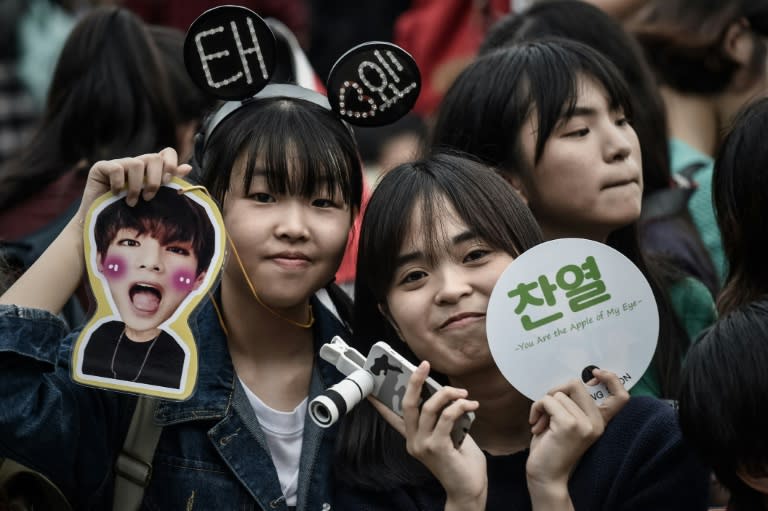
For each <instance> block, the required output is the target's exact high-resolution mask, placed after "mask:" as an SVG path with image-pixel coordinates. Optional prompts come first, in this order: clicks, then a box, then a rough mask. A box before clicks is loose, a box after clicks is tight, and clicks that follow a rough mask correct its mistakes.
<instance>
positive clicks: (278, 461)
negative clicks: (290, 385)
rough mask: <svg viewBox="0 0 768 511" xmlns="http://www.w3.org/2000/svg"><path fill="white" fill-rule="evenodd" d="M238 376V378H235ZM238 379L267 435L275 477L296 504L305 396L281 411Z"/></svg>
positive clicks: (289, 502) (288, 499) (288, 498)
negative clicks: (290, 408)
mask: <svg viewBox="0 0 768 511" xmlns="http://www.w3.org/2000/svg"><path fill="white" fill-rule="evenodd" d="M238 379H239V378H238ZM240 383H241V384H242V385H243V388H244V389H245V395H246V396H248V401H249V402H250V403H251V406H252V407H253V411H254V412H255V413H256V417H257V418H258V419H259V424H260V425H261V429H262V430H263V431H264V435H265V436H266V438H267V445H268V446H269V452H270V454H271V455H272V463H274V464H275V468H276V469H277V478H278V479H279V480H280V487H281V488H282V489H283V495H284V496H285V503H286V505H287V506H295V505H296V493H297V491H298V489H299V461H300V459H301V443H302V437H303V434H304V418H305V417H306V415H307V401H308V399H309V398H308V397H305V398H304V400H303V401H302V402H301V403H299V405H298V406H297V407H296V408H295V409H294V410H293V411H291V412H281V411H279V410H275V409H273V408H270V407H269V406H267V405H266V404H264V402H263V401H262V400H261V399H259V396H257V395H256V394H254V393H253V392H251V390H250V389H249V388H248V386H246V384H245V383H244V382H243V380H240Z"/></svg>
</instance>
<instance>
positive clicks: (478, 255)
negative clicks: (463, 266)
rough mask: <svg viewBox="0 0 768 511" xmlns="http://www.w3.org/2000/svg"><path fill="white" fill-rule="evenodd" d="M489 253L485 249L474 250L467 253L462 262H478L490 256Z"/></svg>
mask: <svg viewBox="0 0 768 511" xmlns="http://www.w3.org/2000/svg"><path fill="white" fill-rule="evenodd" d="M490 253H491V251H490V250H488V249H485V248H476V249H473V250H471V251H469V252H468V253H467V255H466V256H464V262H465V263H472V262H475V261H479V260H480V259H483V258H484V257H485V256H487V255H488V254H490Z"/></svg>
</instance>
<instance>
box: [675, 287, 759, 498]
mask: <svg viewBox="0 0 768 511" xmlns="http://www.w3.org/2000/svg"><path fill="white" fill-rule="evenodd" d="M767 367H768V297H766V296H763V297H762V298H761V299H760V300H759V301H755V302H752V303H749V304H746V305H743V306H742V307H739V308H737V309H734V310H733V311H731V312H730V313H729V314H727V315H725V316H723V317H722V318H721V319H720V320H719V321H718V322H717V323H715V325H714V326H713V327H712V328H711V329H710V330H709V331H708V332H707V333H706V334H705V335H704V336H703V337H702V338H701V339H700V340H699V341H698V342H697V343H696V344H694V345H693V346H692V347H691V349H690V351H689V352H688V355H687V358H686V364H685V368H684V370H683V375H682V385H681V390H680V396H679V410H680V426H681V428H682V431H683V434H684V436H685V438H686V439H687V441H688V442H690V443H691V444H692V446H693V447H694V448H695V449H696V450H698V451H699V453H700V454H701V455H702V457H703V459H704V461H705V462H707V463H708V464H709V465H711V466H712V468H713V470H714V472H715V475H716V476H717V478H718V480H719V481H720V483H722V484H723V486H725V487H726V488H727V489H728V490H730V492H731V502H732V504H733V509H734V510H735V511H743V510H750V511H751V510H756V509H765V505H764V503H761V502H765V498H766V496H765V495H762V494H760V493H759V492H757V491H756V490H754V489H752V488H750V487H749V486H747V485H746V484H745V483H744V482H743V481H742V480H741V479H740V478H739V476H738V474H737V471H739V470H743V471H746V472H749V473H750V474H753V475H762V476H765V475H768V413H766V410H768V371H767V370H766V368H767Z"/></svg>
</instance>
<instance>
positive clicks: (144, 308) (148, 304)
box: [128, 284, 163, 314]
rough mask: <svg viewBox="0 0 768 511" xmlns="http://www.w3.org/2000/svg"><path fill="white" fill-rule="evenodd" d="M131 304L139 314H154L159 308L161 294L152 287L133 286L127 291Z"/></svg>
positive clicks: (143, 285)
mask: <svg viewBox="0 0 768 511" xmlns="http://www.w3.org/2000/svg"><path fill="white" fill-rule="evenodd" d="M128 294H129V296H130V298H131V303H132V304H133V306H134V307H135V308H136V309H137V310H138V311H140V312H145V313H147V314H154V313H155V312H157V309H159V308H160V301H161V300H162V299H163V294H162V293H161V292H160V290H159V289H157V288H156V287H154V286H150V285H147V284H134V285H132V286H131V289H130V290H129V291H128Z"/></svg>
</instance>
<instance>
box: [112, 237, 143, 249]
mask: <svg viewBox="0 0 768 511" xmlns="http://www.w3.org/2000/svg"><path fill="white" fill-rule="evenodd" d="M117 244H118V245H119V246H121V247H138V246H139V242H138V241H136V240H134V239H131V238H123V239H121V240H120V241H118V242H117Z"/></svg>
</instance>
